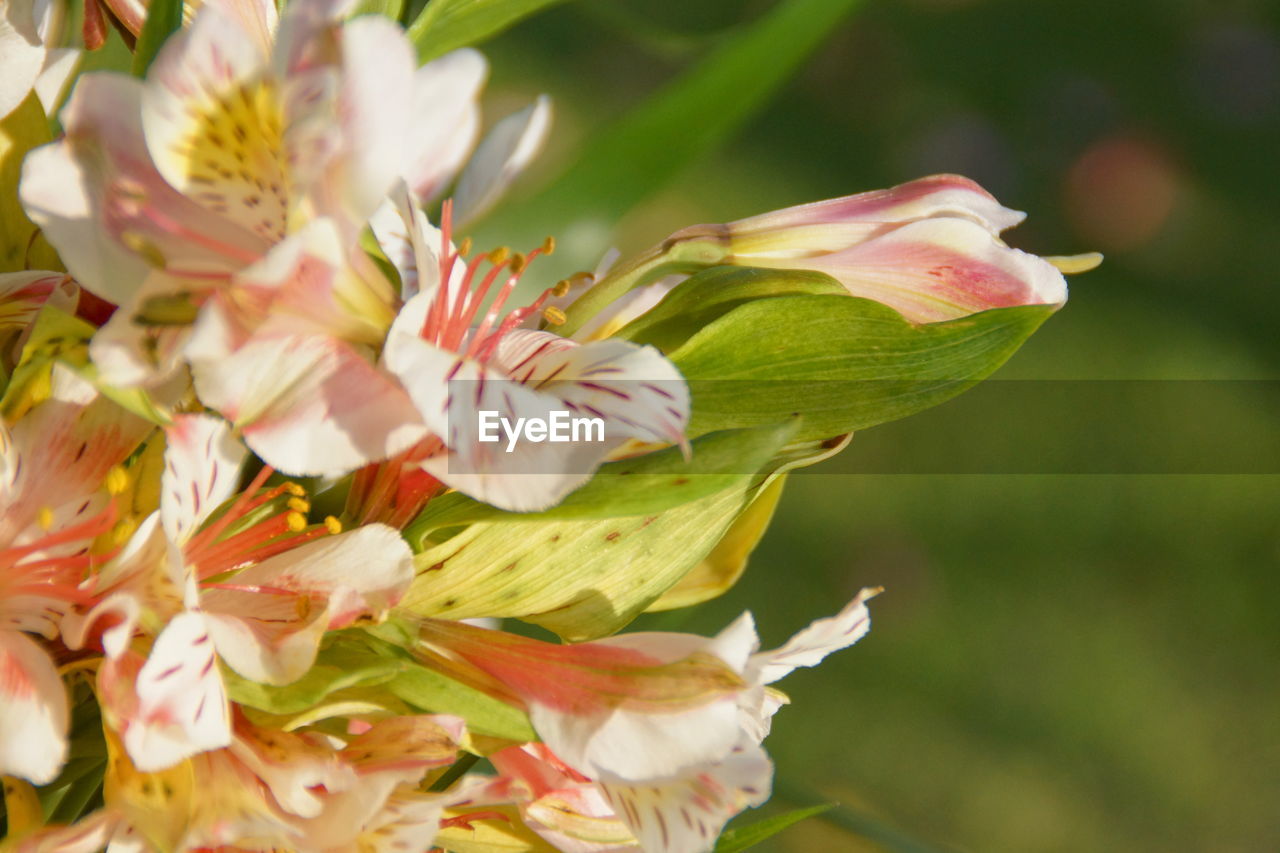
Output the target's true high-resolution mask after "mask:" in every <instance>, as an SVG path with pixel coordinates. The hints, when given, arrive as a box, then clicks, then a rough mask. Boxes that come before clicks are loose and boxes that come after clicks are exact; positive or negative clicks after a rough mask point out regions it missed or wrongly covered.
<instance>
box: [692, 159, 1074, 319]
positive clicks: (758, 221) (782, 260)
mask: <svg viewBox="0 0 1280 853" xmlns="http://www.w3.org/2000/svg"><path fill="white" fill-rule="evenodd" d="M1023 217H1024V214H1022V213H1020V212H1018V211H1016V210H1010V209H1009V208H1006V207H1003V206H1002V205H1001V204H1000V203H999V202H998V201H996V199H995V198H994V197H993V196H992V195H991V194H990V193H988V192H987V191H985V190H984V189H982V188H981V187H980V186H978V185H977V184H976V183H974V182H973V181H970V180H969V179H967V178H962V177H959V176H957V175H936V176H933V177H929V178H921V179H919V180H916V181H912V182H910V183H907V184H902V185H901V186H897V187H894V188H892V189H887V190H876V191H874V192H867V193H860V194H858V195H852V196H845V197H843V198H835V199H829V200H827V201H819V202H813V203H811V204H803V205H799V206H796V207H788V208H784V209H782V210H776V211H773V212H771V213H765V214H761V215H759V216H753V217H750V218H748V219H740V220H738V221H737V222H733V223H730V224H728V225H699V226H694V227H693V228H687V229H685V230H684V231H680V232H678V233H677V234H675V235H673V236H672V240H673V241H682V240H714V241H716V242H719V243H720V244H722V245H724V246H725V247H726V250H727V253H728V254H727V256H726V258H725V262H726V263H732V264H739V265H742V266H756V267H775V268H784V269H807V270H816V271H818V272H823V273H826V274H827V275H830V276H832V277H833V278H835V279H837V280H838V281H840V283H842V284H843V285H844V286H845V287H846V288H848V290H849V292H850V293H851V294H853V295H854V296H861V297H866V298H868V299H874V300H876V301H878V302H882V303H884V304H886V305H888V306H890V307H892V308H894V309H895V310H897V311H899V312H900V313H902V314H903V316H905V317H906V318H907V319H909V320H912V321H913V322H920V323H931V322H937V321H940V320H950V319H953V318H956V317H963V316H966V315H968V314H973V313H976V312H978V311H985V310H987V309H990V308H1005V307H1010V306H1015V305H1061V304H1062V303H1064V302H1066V300H1067V285H1066V281H1065V279H1064V278H1063V277H1062V273H1061V272H1059V270H1058V269H1057V268H1056V267H1055V266H1054V265H1053V264H1051V263H1049V262H1048V261H1046V260H1044V259H1043V258H1039V257H1037V256H1035V255H1032V254H1029V253H1026V252H1022V251H1019V250H1017V249H1011V248H1009V247H1008V246H1006V245H1005V244H1004V243H1003V242H1001V240H1000V238H999V234H1000V232H1001V231H1003V230H1005V229H1006V228H1010V227H1012V226H1014V225H1016V224H1018V223H1019V222H1021V221H1022V219H1023Z"/></svg>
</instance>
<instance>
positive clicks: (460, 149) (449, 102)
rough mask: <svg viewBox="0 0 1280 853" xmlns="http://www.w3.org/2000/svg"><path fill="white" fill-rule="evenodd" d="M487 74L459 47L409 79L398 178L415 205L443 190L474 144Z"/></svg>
mask: <svg viewBox="0 0 1280 853" xmlns="http://www.w3.org/2000/svg"><path fill="white" fill-rule="evenodd" d="M488 72H489V68H488V63H487V62H486V61H485V58H484V56H483V55H482V54H481V53H480V52H479V51H476V50H472V49H470V48H464V49H462V50H455V51H453V52H452V53H449V54H445V55H444V56H442V57H440V58H439V59H436V60H433V61H431V62H428V63H427V64H426V65H424V66H422V67H421V68H419V69H418V72H417V74H416V75H415V76H414V81H413V86H414V91H413V110H412V116H413V125H412V127H411V129H410V135H409V150H408V151H407V152H406V154H407V157H408V162H407V168H406V170H405V173H404V178H405V181H406V182H408V184H409V187H410V189H411V190H412V192H413V194H414V197H415V198H416V199H417V200H418V201H420V202H426V201H430V200H431V199H433V198H435V197H436V195H438V194H439V193H440V191H441V190H443V189H444V188H445V187H446V186H448V184H449V182H450V181H451V180H452V179H453V176H454V175H455V174H456V173H457V171H458V168H459V167H460V166H461V165H462V162H463V160H465V159H466V156H467V154H468V152H470V151H471V147H472V146H473V145H475V141H476V137H477V136H478V135H479V132H480V109H479V104H478V100H479V98H480V90H481V89H482V88H483V87H484V82H485V78H486V77H487V76H488Z"/></svg>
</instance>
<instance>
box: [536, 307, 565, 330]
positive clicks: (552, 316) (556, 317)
mask: <svg viewBox="0 0 1280 853" xmlns="http://www.w3.org/2000/svg"><path fill="white" fill-rule="evenodd" d="M542 317H543V319H545V320H546V321H547V322H548V323H550V324H551V325H553V326H563V325H564V323H565V321H566V320H568V319H569V318H568V317H566V316H565V314H564V312H563V311H561V310H560V309H559V308H557V307H556V306H554V305H548V306H547V307H546V308H543V309H542Z"/></svg>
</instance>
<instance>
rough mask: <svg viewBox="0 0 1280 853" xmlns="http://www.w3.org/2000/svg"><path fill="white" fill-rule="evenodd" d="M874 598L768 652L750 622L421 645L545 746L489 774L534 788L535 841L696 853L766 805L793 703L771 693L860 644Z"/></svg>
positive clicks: (460, 632) (447, 636)
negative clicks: (456, 664)
mask: <svg viewBox="0 0 1280 853" xmlns="http://www.w3.org/2000/svg"><path fill="white" fill-rule="evenodd" d="M874 594H875V591H874V590H863V591H862V592H861V593H859V595H858V596H857V597H856V598H854V600H853V601H851V602H850V603H849V604H848V606H846V607H845V608H844V609H843V610H842V611H841V612H840V613H839V614H837V615H835V616H833V617H830V618H827V619H820V620H818V621H816V622H814V623H813V624H811V625H810V626H809V627H808V628H806V629H804V630H803V631H801V632H800V633H798V634H796V635H795V636H794V637H792V638H791V640H789V641H788V642H787V643H785V644H784V645H783V646H781V647H780V648H778V649H774V650H771V651H763V652H762V651H759V650H758V648H759V639H758V638H757V636H756V632H755V627H754V624H753V622H752V619H751V616H750V614H744V615H743V616H742V617H741V618H739V619H738V620H737V621H735V622H734V623H733V624H732V625H730V626H729V627H728V628H726V629H725V630H724V631H722V632H721V633H720V634H719V635H717V636H716V637H713V638H706V637H698V636H695V635H691V634H674V633H641V634H623V635H619V636H617V637H611V638H608V639H605V640H598V641H594V642H590V643H583V644H579V645H572V646H557V645H552V644H549V643H540V642H539V641H536V640H530V639H526V638H521V637H515V636H512V635H508V634H502V633H501V632H493V631H485V630H484V629H479V628H474V627H471V626H468V625H462V624H458V623H449V622H441V621H438V620H427V621H426V622H424V623H423V625H422V628H421V634H420V636H421V637H422V639H423V641H424V642H425V643H426V644H427V646H428V648H429V649H431V650H432V651H434V652H436V653H437V654H439V653H444V654H446V655H450V656H453V657H454V658H455V659H461V660H463V661H465V662H466V663H467V664H470V665H471V666H473V667H475V668H477V669H479V670H481V671H483V672H484V673H486V674H487V675H488V676H489V677H491V678H492V679H493V680H494V682H495V683H496V684H497V685H500V686H501V689H502V690H505V691H508V692H510V693H511V694H513V695H514V696H515V697H517V698H518V699H519V700H521V701H522V702H523V704H524V705H525V707H526V708H527V709H528V712H529V719H530V721H531V722H532V723H533V726H534V729H535V731H537V733H538V735H539V737H540V738H541V739H542V741H543V744H542V745H529V746H525V747H523V748H515V747H513V748H510V749H508V750H505V751H503V752H501V753H499V754H497V755H495V756H494V764H495V766H496V767H498V769H499V771H500V772H503V773H504V774H507V775H510V776H512V777H514V778H517V779H519V780H521V781H522V782H524V783H525V784H527V785H529V786H530V788H531V790H532V792H533V797H532V799H531V800H530V801H528V802H526V803H524V804H522V813H523V814H524V816H525V818H526V820H527V821H528V823H529V825H530V826H531V827H532V828H533V829H535V831H537V832H539V833H541V834H543V835H544V837H546V838H548V839H549V840H552V841H553V842H554V843H556V844H557V846H561V847H562V849H571V850H573V849H578V850H583V851H603V850H628V849H633V847H638V849H642V850H664V851H680V853H684V851H688V853H697V851H705V850H710V849H711V848H712V846H713V845H714V844H715V840H716V838H717V837H718V836H719V833H720V830H721V828H722V827H723V826H724V824H725V823H726V822H727V821H728V820H729V819H730V818H732V817H733V816H734V815H735V814H737V813H738V812H739V811H741V810H742V809H744V808H747V807H748V806H754V805H759V804H760V803H762V802H764V800H765V799H766V798H767V797H768V792H769V789H770V785H771V780H772V775H773V767H772V764H771V763H770V761H769V759H768V756H767V755H765V753H764V751H763V749H762V748H761V747H760V742H761V741H762V740H763V739H764V737H765V735H766V734H767V733H768V730H769V720H770V718H771V717H772V715H773V713H774V712H775V711H776V710H777V709H778V708H779V707H780V706H781V704H782V703H783V702H784V701H785V697H784V696H782V695H781V694H778V693H776V692H775V691H773V690H772V689H771V688H769V687H768V685H769V684H772V683H773V682H775V681H777V680H779V679H781V678H782V677H784V676H785V675H787V674H788V673H790V672H791V671H792V670H793V669H795V668H796V667H800V666H814V665H816V664H818V663H819V662H820V661H821V660H822V659H823V658H824V657H826V656H827V655H828V654H830V653H831V652H833V651H836V650H838V649H842V648H845V647H847V646H849V645H852V644H853V643H855V642H857V641H858V640H859V639H861V638H862V637H863V636H864V635H865V634H866V632H867V630H868V629H869V627H870V617H869V615H868V613H867V608H866V603H865V602H866V600H867V599H868V598H870V597H871V596H872V595H874ZM437 665H443V664H440V663H439V662H438V660H437ZM632 839H633V840H632ZM570 841H571V842H572V844H568V842H570ZM566 844H568V846H564V845H566Z"/></svg>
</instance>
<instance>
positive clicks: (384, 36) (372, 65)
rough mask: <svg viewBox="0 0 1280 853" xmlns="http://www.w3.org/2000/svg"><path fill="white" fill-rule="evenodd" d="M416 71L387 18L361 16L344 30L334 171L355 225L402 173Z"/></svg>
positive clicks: (399, 33) (403, 39)
mask: <svg viewBox="0 0 1280 853" xmlns="http://www.w3.org/2000/svg"><path fill="white" fill-rule="evenodd" d="M416 67H417V62H416V60H415V56H414V52H413V46H412V45H411V44H410V43H409V40H408V39H407V38H406V37H405V35H404V31H403V30H402V29H400V27H399V26H397V25H396V24H395V23H393V22H391V21H389V20H387V19H386V18H384V17H382V16H380V15H364V16H360V17H358V18H356V19H354V20H352V21H350V22H349V23H347V24H346V25H345V26H344V27H343V28H342V88H341V95H340V107H339V111H340V121H341V123H342V130H343V135H344V138H345V144H344V149H343V152H342V157H341V159H340V160H339V161H338V164H337V169H338V172H339V173H340V178H341V180H342V181H343V184H342V187H343V191H344V194H345V197H346V201H347V206H346V210H347V211H348V212H349V213H350V215H351V217H352V218H353V219H354V220H355V221H358V222H363V221H365V220H366V219H368V218H369V216H370V215H371V214H372V213H373V212H374V211H375V210H377V208H378V205H380V204H381V203H382V200H383V199H384V198H386V197H387V193H388V192H390V190H391V187H392V185H393V184H394V183H395V181H396V180H397V179H398V178H399V177H400V174H401V172H402V171H403V163H404V161H405V149H406V140H407V139H408V138H409V132H410V126H411V121H412V113H411V112H410V111H409V110H407V109H406V108H405V107H406V105H407V104H410V103H412V102H413V85H414V71H415V68H416Z"/></svg>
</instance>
